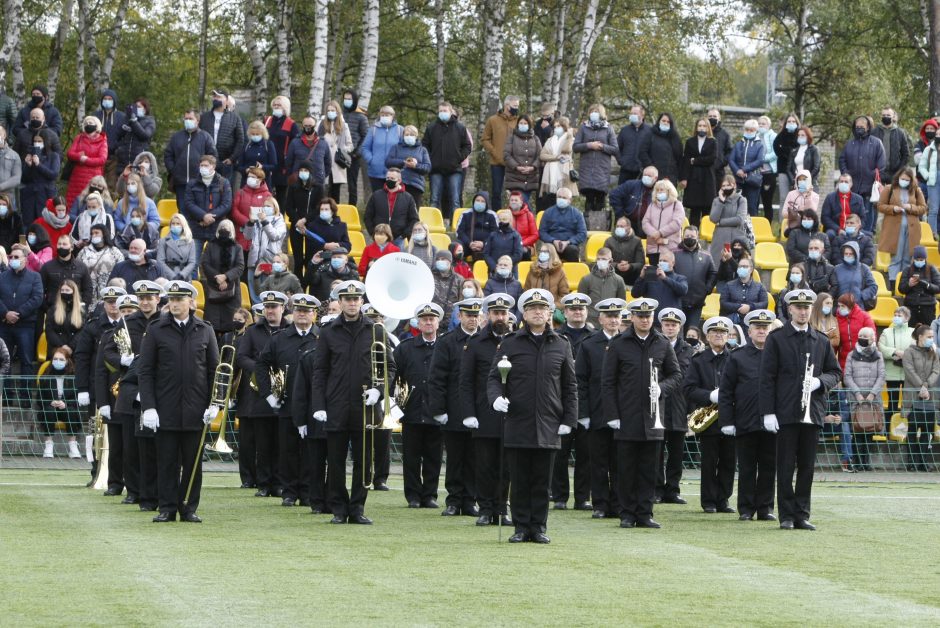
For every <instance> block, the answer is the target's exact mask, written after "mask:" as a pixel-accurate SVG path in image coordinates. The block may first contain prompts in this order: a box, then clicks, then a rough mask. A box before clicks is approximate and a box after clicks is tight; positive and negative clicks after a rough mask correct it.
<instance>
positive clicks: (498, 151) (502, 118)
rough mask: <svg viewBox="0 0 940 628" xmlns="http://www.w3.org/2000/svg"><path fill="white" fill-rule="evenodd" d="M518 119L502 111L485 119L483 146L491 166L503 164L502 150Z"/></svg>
mask: <svg viewBox="0 0 940 628" xmlns="http://www.w3.org/2000/svg"><path fill="white" fill-rule="evenodd" d="M518 120H519V118H518V117H517V116H511V115H509V114H508V113H505V112H503V111H500V112H499V113H496V114H494V115H492V116H490V117H489V118H487V119H486V125H485V126H484V127H483V148H484V150H486V154H487V156H488V157H489V158H490V165H491V166H502V165H505V164H504V163H503V150H504V149H505V147H506V140H507V139H508V138H509V135H510V134H511V133H512V132H513V131H515V129H516V122H518Z"/></svg>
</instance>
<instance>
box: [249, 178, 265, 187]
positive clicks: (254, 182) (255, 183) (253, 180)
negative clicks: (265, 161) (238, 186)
mask: <svg viewBox="0 0 940 628" xmlns="http://www.w3.org/2000/svg"><path fill="white" fill-rule="evenodd" d="M246 183H247V184H248V187H250V188H256V187H258V186H259V185H261V181H259V180H258V177H248V179H247V180H246Z"/></svg>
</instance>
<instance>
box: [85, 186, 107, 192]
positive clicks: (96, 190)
mask: <svg viewBox="0 0 940 628" xmlns="http://www.w3.org/2000/svg"><path fill="white" fill-rule="evenodd" d="M103 191H104V190H102V189H101V188H99V187H95V186H90V187H89V188H88V193H89V194H91V193H92V192H98V193H99V194H101V193H102V192H103Z"/></svg>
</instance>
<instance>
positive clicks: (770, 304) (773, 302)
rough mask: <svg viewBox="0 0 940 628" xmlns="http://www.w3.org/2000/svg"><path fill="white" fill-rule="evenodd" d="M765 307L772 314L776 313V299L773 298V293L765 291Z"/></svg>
mask: <svg viewBox="0 0 940 628" xmlns="http://www.w3.org/2000/svg"><path fill="white" fill-rule="evenodd" d="M767 309H768V310H770V311H771V312H773V313H774V314H776V313H777V299H775V298H774V295H773V294H771V293H769V292H768V293H767Z"/></svg>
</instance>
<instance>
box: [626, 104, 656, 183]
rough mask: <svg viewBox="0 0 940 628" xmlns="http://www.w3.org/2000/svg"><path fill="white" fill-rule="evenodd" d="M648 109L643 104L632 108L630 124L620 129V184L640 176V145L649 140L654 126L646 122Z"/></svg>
mask: <svg viewBox="0 0 940 628" xmlns="http://www.w3.org/2000/svg"><path fill="white" fill-rule="evenodd" d="M645 116H646V110H645V109H644V108H643V107H642V106H641V105H633V107H631V108H630V124H628V125H626V126H624V127H623V128H622V129H620V133H619V134H618V135H617V146H618V147H619V148H620V156H619V159H618V161H619V162H620V177H619V179H618V181H617V182H618V184H623V183H624V182H625V181H630V180H633V179H639V178H640V171H641V170H642V169H643V167H642V166H641V165H640V147H641V146H644V145H645V144H646V143H648V142H649V137H650V135H651V134H652V127H651V126H650V125H649V123H647V122H645V120H644V117H645Z"/></svg>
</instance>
